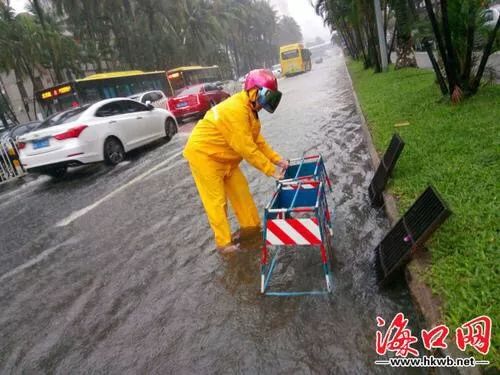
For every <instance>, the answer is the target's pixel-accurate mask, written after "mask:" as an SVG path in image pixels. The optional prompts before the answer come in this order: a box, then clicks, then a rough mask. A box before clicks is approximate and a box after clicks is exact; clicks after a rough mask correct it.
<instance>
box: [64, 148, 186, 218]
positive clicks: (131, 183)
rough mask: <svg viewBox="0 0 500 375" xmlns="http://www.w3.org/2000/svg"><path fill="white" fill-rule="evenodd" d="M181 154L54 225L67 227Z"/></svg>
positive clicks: (176, 154)
mask: <svg viewBox="0 0 500 375" xmlns="http://www.w3.org/2000/svg"><path fill="white" fill-rule="evenodd" d="M181 154H182V151H179V152H177V153H175V154H174V155H172V156H171V157H169V158H167V159H165V160H164V161H162V162H161V163H159V164H157V165H155V166H154V167H153V168H151V169H149V170H147V171H146V172H144V173H143V174H141V175H139V176H137V177H135V178H134V179H132V180H130V181H129V182H127V183H126V184H125V185H122V186H120V187H119V188H118V189H116V190H114V191H112V192H111V193H109V194H108V195H105V196H104V197H102V198H101V199H99V200H98V201H96V202H94V203H92V204H91V205H89V206H87V207H84V208H82V209H80V210H78V211H75V212H73V213H72V214H71V215H69V216H68V217H66V218H65V219H63V220H61V221H59V222H58V223H57V224H56V227H65V226H66V225H69V224H71V223H72V222H73V221H75V220H76V219H78V218H80V217H82V216H83V215H85V214H86V213H87V212H89V211H91V210H93V209H94V208H96V207H97V206H99V205H100V204H102V203H104V202H106V201H107V200H109V199H111V198H113V197H114V196H115V195H117V194H118V193H120V192H122V191H123V190H125V189H126V188H127V187H129V186H130V185H133V184H135V183H136V182H138V181H140V180H142V179H143V178H145V177H147V176H148V175H150V174H151V173H153V172H155V171H156V170H158V169H160V168H161V167H163V166H164V165H165V164H167V163H169V162H170V161H171V160H172V159H175V158H176V157H177V156H179V155H181ZM175 166H177V164H174V165H172V166H170V167H169V168H168V169H171V168H173V167H175ZM168 169H167V168H165V170H168Z"/></svg>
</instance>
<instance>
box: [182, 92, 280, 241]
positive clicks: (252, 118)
mask: <svg viewBox="0 0 500 375" xmlns="http://www.w3.org/2000/svg"><path fill="white" fill-rule="evenodd" d="M183 154H184V157H185V158H186V159H187V160H188V161H189V166H190V168H191V172H192V174H193V178H194V181H195V183H196V187H197V188H198V192H199V194H200V198H201V201H202V203H203V206H204V208H205V211H206V213H207V216H208V221H209V223H210V226H211V228H212V230H213V231H214V234H215V242H216V244H217V246H226V245H228V244H230V243H231V227H230V224H229V221H228V217H227V200H228V199H229V202H230V203H231V207H232V208H233V210H234V213H235V215H236V218H237V219H238V222H239V224H240V227H241V228H248V227H258V226H260V218H259V214H258V211H257V208H256V206H255V203H254V201H253V198H252V195H251V194H250V190H249V187H248V182H247V180H246V178H245V176H244V175H243V173H242V172H241V170H240V169H239V167H238V165H239V163H240V162H241V160H242V159H245V160H246V161H247V162H248V163H250V164H251V165H253V166H254V167H256V168H257V169H259V170H260V171H262V172H263V173H265V174H266V175H267V176H272V175H273V173H274V172H275V170H276V167H275V165H274V164H276V163H277V162H278V161H279V160H281V156H280V155H279V154H277V153H276V152H275V151H274V150H273V149H272V148H271V147H270V146H269V145H268V144H267V143H266V141H265V140H264V138H263V137H262V135H261V134H260V121H259V119H258V117H257V114H256V113H255V112H254V111H253V110H252V107H251V104H250V99H249V97H248V94H247V93H246V92H245V91H242V92H240V93H238V94H236V95H233V96H232V97H230V98H229V99H227V100H225V101H224V102H222V103H220V104H218V105H217V106H215V107H213V108H212V109H211V110H210V111H208V112H207V114H206V115H205V117H204V118H203V119H202V120H200V121H199V122H198V124H196V127H195V128H194V129H193V132H192V133H191V136H190V137H189V140H188V142H187V144H186V147H185V149H184V153H183Z"/></svg>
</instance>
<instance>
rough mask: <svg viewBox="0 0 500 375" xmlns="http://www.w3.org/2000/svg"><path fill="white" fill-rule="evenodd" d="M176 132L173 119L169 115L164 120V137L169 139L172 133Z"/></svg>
mask: <svg viewBox="0 0 500 375" xmlns="http://www.w3.org/2000/svg"><path fill="white" fill-rule="evenodd" d="M175 133H177V127H176V126H175V121H174V120H173V119H172V118H171V117H169V118H167V119H166V120H165V139H166V140H167V142H168V141H170V140H171V139H172V138H173V136H174V134H175Z"/></svg>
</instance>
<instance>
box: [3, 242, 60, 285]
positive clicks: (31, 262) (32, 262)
mask: <svg viewBox="0 0 500 375" xmlns="http://www.w3.org/2000/svg"><path fill="white" fill-rule="evenodd" d="M66 242H67V241H66ZM63 245H65V243H64V242H63V243H61V244H58V245H57V246H54V247H51V248H49V249H47V250H44V251H42V252H41V253H40V254H38V255H37V256H36V257H34V258H33V259H30V260H29V261H27V262H26V263H23V264H21V265H20V266H17V267H16V268H14V269H13V270H10V271H9V272H7V273H4V274H3V275H2V276H0V282H2V281H4V280H5V279H7V278H9V277H11V276H14V275H16V274H18V273H19V272H21V271H23V270H25V269H26V268H29V267H31V266H34V265H35V264H37V263H40V262H41V261H42V260H44V259H45V258H47V257H48V256H49V255H50V254H52V253H53V252H55V251H56V250H59V248H60V247H62V246H63Z"/></svg>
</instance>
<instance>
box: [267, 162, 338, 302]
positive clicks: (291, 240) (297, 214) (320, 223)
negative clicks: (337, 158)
mask: <svg viewBox="0 0 500 375" xmlns="http://www.w3.org/2000/svg"><path fill="white" fill-rule="evenodd" d="M299 164H300V163H299ZM303 165H304V163H302V168H304V167H303ZM302 170H303V171H304V170H305V169H302ZM318 170H319V169H318ZM309 176H310V177H309V178H307V179H305V178H304V179H302V180H300V179H298V180H294V179H291V180H288V181H286V182H282V183H279V185H278V187H277V189H276V191H275V193H274V195H273V197H272V199H271V201H270V202H269V204H268V205H267V206H266V208H265V213H264V232H263V236H264V244H263V247H262V256H261V288H260V289H261V293H263V294H266V295H274V296H298V295H314V294H327V293H330V292H331V291H332V285H333V282H332V271H331V254H332V250H333V249H332V243H331V215H330V212H329V210H328V203H327V199H326V193H325V184H324V183H323V181H320V180H321V178H318V177H319V175H318V174H316V175H314V174H312V175H309ZM326 177H327V176H326ZM287 246H293V247H296V246H309V247H314V248H318V249H319V252H320V256H321V262H322V267H323V272H324V277H325V282H326V290H325V289H323V290H313V291H268V290H267V289H268V287H269V283H270V281H271V278H272V273H273V271H274V268H275V266H276V262H277V260H278V256H279V254H280V252H281V250H282V249H283V248H285V247H287ZM271 248H276V249H275V252H274V254H273V255H272V259H271V262H270V263H269V259H270V258H271V256H270V255H271Z"/></svg>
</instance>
